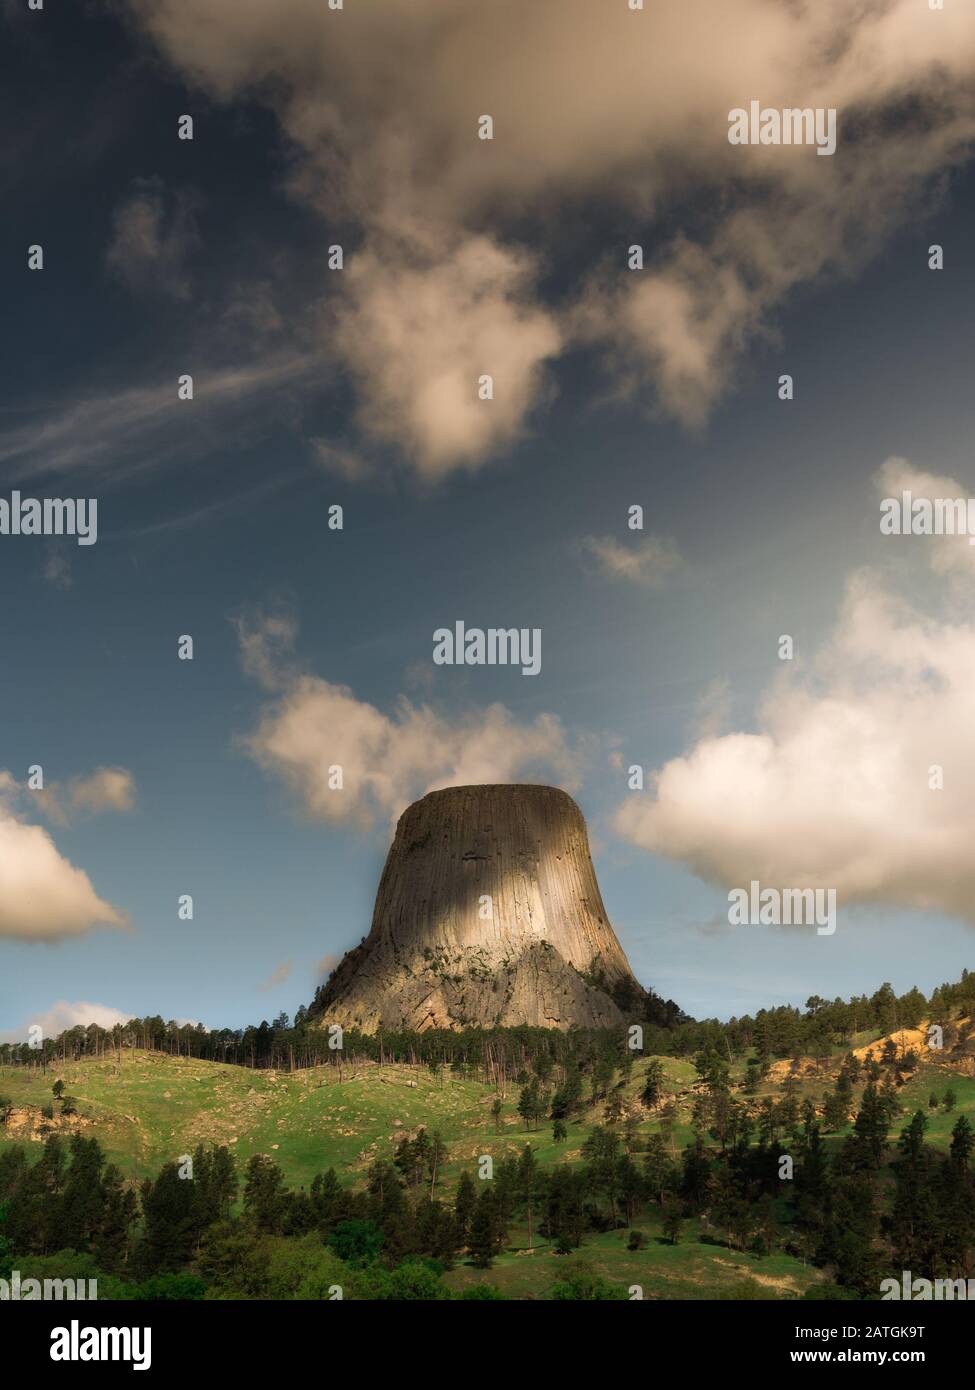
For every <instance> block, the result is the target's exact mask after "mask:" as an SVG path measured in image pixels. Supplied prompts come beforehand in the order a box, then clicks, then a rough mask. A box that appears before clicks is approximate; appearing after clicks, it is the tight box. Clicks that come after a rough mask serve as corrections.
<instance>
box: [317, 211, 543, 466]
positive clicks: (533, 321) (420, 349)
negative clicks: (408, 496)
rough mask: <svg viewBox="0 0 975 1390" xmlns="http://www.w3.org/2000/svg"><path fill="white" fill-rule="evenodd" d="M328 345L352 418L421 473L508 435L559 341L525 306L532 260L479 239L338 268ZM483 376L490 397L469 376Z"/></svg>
mask: <svg viewBox="0 0 975 1390" xmlns="http://www.w3.org/2000/svg"><path fill="white" fill-rule="evenodd" d="M345 274H346V283H347V287H348V294H347V297H346V300H345V303H344V307H343V308H342V309H341V311H340V314H339V321H338V327H337V332H336V336H335V343H336V345H337V347H338V348H339V350H340V351H341V353H342V355H343V356H344V358H345V360H346V362H347V363H348V364H349V366H350V367H351V369H352V371H353V373H354V375H355V376H356V377H357V378H358V381H359V384H360V387H361V403H362V404H361V410H360V417H359V423H360V426H361V427H362V428H363V430H364V431H365V433H366V434H367V435H370V436H372V437H374V438H376V439H378V440H380V441H382V442H384V443H387V444H390V443H392V444H397V445H399V446H400V447H402V448H404V449H405V450H406V452H407V453H408V454H409V455H410V456H411V457H412V458H413V459H414V461H415V462H416V464H417V466H418V467H419V469H420V471H421V472H423V473H424V474H425V476H427V477H430V478H437V477H440V476H442V475H443V474H444V473H446V472H448V471H449V470H451V469H452V468H456V467H457V466H458V465H460V464H463V465H466V466H468V467H471V466H474V465H476V464H479V463H481V462H483V460H484V459H485V458H487V457H488V456H490V455H491V454H492V453H494V452H496V451H497V449H498V448H499V447H501V446H502V445H508V444H510V443H511V442H512V441H513V440H515V439H516V438H517V436H518V435H519V433H520V432H521V430H522V428H523V424H524V421H525V418H526V416H527V415H528V412H529V410H530V408H531V406H532V404H533V402H534V401H535V400H536V399H537V398H538V396H539V395H540V393H541V390H542V384H543V380H544V377H543V365H544V363H545V361H546V359H548V358H550V357H553V356H554V355H555V354H556V353H557V352H558V351H559V349H560V346H561V332H560V330H559V328H558V327H557V324H556V321H555V319H554V317H553V316H552V315H551V314H550V313H548V312H546V311H545V310H544V309H542V308H541V307H540V306H538V305H536V304H534V303H533V302H532V296H531V293H530V289H531V284H532V279H533V276H532V264H531V261H530V259H529V258H528V256H527V255H525V254H524V253H523V252H515V251H512V250H510V249H507V248H505V247H502V246H499V245H498V244H497V243H496V242H494V241H491V240H489V239H488V238H486V237H483V236H478V237H468V238H465V239H463V240H462V241H460V242H459V243H458V244H457V245H454V246H448V247H441V246H437V247H433V248H424V249H423V251H422V252H419V253H418V252H417V250H416V248H413V247H409V248H407V247H405V246H404V244H403V243H402V241H400V243H399V244H397V245H390V246H389V247H387V249H386V253H385V254H384V255H380V254H378V253H376V252H374V251H372V250H366V251H364V252H362V253H360V254H359V255H357V256H355V257H354V258H353V260H352V262H351V264H350V266H349V268H348V270H347V271H346V272H345ZM484 375H489V376H490V377H491V379H492V384H491V390H492V392H493V396H492V398H491V399H481V398H480V396H479V385H478V383H479V380H480V378H481V377H482V376H484Z"/></svg>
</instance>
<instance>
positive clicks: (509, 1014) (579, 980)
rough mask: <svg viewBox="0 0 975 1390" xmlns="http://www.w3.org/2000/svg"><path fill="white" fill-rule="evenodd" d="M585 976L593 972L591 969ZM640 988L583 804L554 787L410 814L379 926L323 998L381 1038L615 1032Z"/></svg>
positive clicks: (457, 791)
mask: <svg viewBox="0 0 975 1390" xmlns="http://www.w3.org/2000/svg"><path fill="white" fill-rule="evenodd" d="M584 976H585V977H586V978H583V977H584ZM620 986H623V987H628V988H629V989H630V990H631V991H635V992H636V993H637V994H641V993H642V991H641V990H640V988H639V986H638V985H637V984H636V981H635V980H634V978H633V975H632V972H631V971H630V967H629V964H628V962H627V959H626V956H625V955H624V954H623V950H622V948H621V946H620V944H619V942H618V941H617V939H616V935H615V933H614V931H613V929H612V927H611V926H610V924H609V922H608V921H607V918H606V909H605V908H604V907H603V901H602V898H601V897H600V893H599V886H598V884H597V883H596V875H595V872H594V870H593V865H592V859H591V857H590V854H589V840H588V836H587V834H586V824H585V821H584V820H583V818H582V813H581V812H580V810H579V808H578V806H577V805H576V804H575V802H574V801H573V800H572V798H571V797H570V796H567V795H566V793H565V792H563V791H559V790H557V789H556V788H554V787H536V786H517V785H502V786H476V787H450V788H448V789H447V790H446V791H439V792H430V793H429V794H428V795H427V796H425V797H423V798H422V799H421V800H420V801H417V802H414V804H413V805H412V806H410V807H409V808H408V809H407V810H406V811H404V813H403V815H402V816H401V817H400V820H399V823H398V825H397V827H396V835H395V838H394V840H393V844H392V847H391V848H390V851H389V855H388V857H387V859H386V867H385V869H384V870H383V876H382V879H381V881H380V884H379V892H378V894H377V896H376V908H375V912H374V914H373V920H372V929H371V930H370V932H369V935H368V937H367V938H366V939H365V940H364V941H363V943H362V944H361V945H360V946H357V947H356V948H355V949H354V950H352V951H350V952H349V953H348V954H347V955H346V956H345V958H344V959H343V960H342V962H341V964H340V965H339V967H338V969H337V970H336V971H335V973H334V975H333V976H332V978H331V979H330V980H329V982H328V985H327V986H326V988H325V990H324V993H323V994H322V996H321V997H320V999H319V1001H318V1008H319V1009H320V1011H321V1018H322V1022H323V1023H339V1024H342V1026H343V1027H358V1028H360V1029H363V1030H364V1031H366V1032H374V1031H376V1029H378V1028H380V1027H382V1028H387V1029H395V1028H410V1029H416V1030H423V1029H426V1028H461V1027H465V1026H468V1027H470V1026H475V1025H479V1026H482V1027H501V1026H506V1027H510V1026H514V1025H516V1024H533V1025H537V1026H541V1027H551V1028H568V1027H571V1026H572V1025H578V1026H579V1027H608V1026H612V1025H615V1024H619V1023H621V1022H622V1021H623V1020H622V1015H621V1013H620V1010H619V1009H618V1007H617V1005H616V1004H615V1003H614V1001H613V999H612V998H611V997H610V994H609V993H608V992H607V990H613V991H614V992H618V988H619V987H620Z"/></svg>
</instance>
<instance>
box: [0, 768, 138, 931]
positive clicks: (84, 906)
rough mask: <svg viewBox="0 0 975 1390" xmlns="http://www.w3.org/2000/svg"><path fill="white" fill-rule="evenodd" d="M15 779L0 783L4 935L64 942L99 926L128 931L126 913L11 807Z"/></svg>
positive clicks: (0, 902) (0, 927) (0, 928)
mask: <svg viewBox="0 0 975 1390" xmlns="http://www.w3.org/2000/svg"><path fill="white" fill-rule="evenodd" d="M12 790H13V783H12V779H10V778H9V775H8V774H4V777H3V780H2V782H0V793H3V794H4V800H2V801H0V937H5V936H6V937H15V938H18V939H20V940H23V941H60V940H63V939H64V938H67V937H71V936H80V935H82V933H84V932H87V931H90V930H91V929H92V928H93V927H98V926H105V927H124V926H125V925H126V918H125V915H124V914H123V913H122V912H120V911H119V909H118V908H115V907H113V906H112V904H111V903H109V902H105V900H104V899H102V898H100V897H99V896H98V894H97V893H96V892H95V889H94V888H93V886H92V883H91V880H90V879H89V877H88V875H87V874H86V873H85V872H84V870H82V869H77V868H75V866H74V865H73V864H72V863H70V862H69V860H67V859H65V857H64V856H63V855H62V854H61V853H60V852H59V851H58V848H57V846H56V845H55V843H54V841H53V840H52V839H51V836H50V835H49V834H48V832H47V831H46V830H45V829H43V827H41V826H39V825H29V824H27V823H26V822H25V821H23V820H21V819H20V818H19V817H18V816H17V815H16V813H15V812H14V810H13V809H12V807H11V802H10V793H11V792H12Z"/></svg>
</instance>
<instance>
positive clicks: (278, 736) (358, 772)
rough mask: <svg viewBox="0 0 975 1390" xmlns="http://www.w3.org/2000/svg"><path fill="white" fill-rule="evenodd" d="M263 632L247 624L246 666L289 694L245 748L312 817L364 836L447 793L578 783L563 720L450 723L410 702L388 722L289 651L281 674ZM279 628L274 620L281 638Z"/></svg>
mask: <svg viewBox="0 0 975 1390" xmlns="http://www.w3.org/2000/svg"><path fill="white" fill-rule="evenodd" d="M261 626H262V625H261V622H260V620H256V621H255V620H251V621H250V622H247V623H244V624H243V625H242V628H241V632H242V650H243V657H244V662H245V665H246V666H247V667H248V668H249V669H250V670H251V671H252V672H254V673H256V674H257V675H258V676H259V678H260V679H261V681H262V683H263V684H264V685H265V687H266V688H269V689H278V690H279V691H280V694H279V697H278V698H277V699H276V700H274V701H273V702H272V703H271V704H270V705H268V706H267V707H266V708H265V709H264V711H263V714H262V717H261V720H260V723H259V725H258V727H257V729H256V730H255V732H254V733H253V734H251V735H250V736H249V737H247V738H246V739H244V740H243V746H244V747H245V748H246V749H247V751H248V752H249V753H250V755H251V756H252V757H253V758H254V759H255V760H256V761H257V762H258V763H259V764H260V766H261V767H263V768H265V769H266V770H267V771H268V772H271V773H274V774H275V775H276V776H278V777H280V778H282V779H283V781H284V782H285V784H286V785H287V786H288V787H289V788H290V789H291V791H292V792H293V793H294V794H295V795H296V796H297V798H298V800H299V802H300V803H301V805H302V806H303V808H304V810H305V811H306V813H307V814H308V815H310V816H313V817H315V818H317V819H321V820H326V821H330V822H332V823H334V824H341V823H345V822H351V823H353V824H356V825H359V826H361V827H363V828H365V827H368V826H370V825H372V824H373V823H374V821H375V820H376V819H377V817H379V818H391V817H395V816H397V815H398V814H399V813H400V812H401V811H402V810H403V809H404V807H406V806H407V805H409V803H410V802H411V801H413V800H415V799H416V797H418V796H421V795H423V794H424V793H425V792H428V791H435V790H437V789H439V788H441V787H450V786H463V785H466V784H468V783H478V782H514V781H523V780H539V779H540V778H541V777H542V776H543V774H544V780H549V779H554V780H555V781H556V782H557V783H558V784H559V785H560V786H563V787H565V788H566V789H567V790H571V789H572V788H573V787H574V786H575V785H576V783H577V778H578V767H579V760H580V750H579V748H578V747H575V746H573V745H571V744H570V742H569V740H568V738H567V736H566V734H565V731H564V730H563V728H562V725H561V724H560V722H559V720H558V719H557V718H555V716H553V715H550V714H541V715H539V716H538V717H537V718H536V719H534V720H533V721H532V722H531V723H529V724H520V723H518V722H517V720H515V718H514V717H513V716H512V715H511V713H510V712H509V711H508V710H507V709H505V707H504V706H503V705H500V704H494V705H490V706H488V707H487V708H486V709H478V710H475V711H471V712H469V713H467V714H464V715H461V716H458V717H455V718H450V717H447V716H445V715H442V714H439V713H437V712H436V711H435V710H433V709H431V708H430V707H429V706H427V705H414V704H412V703H411V702H410V701H409V700H407V699H405V698H404V697H401V698H400V700H399V701H398V703H397V705H396V709H395V712H394V713H393V714H392V715H386V714H384V713H383V712H382V711H381V710H378V709H377V708H376V707H375V706H374V705H371V704H368V703H367V702H366V701H364V700H359V699H357V698H356V696H355V695H354V694H353V692H352V691H351V690H349V689H348V688H347V687H345V686H341V685H333V684H331V683H330V682H328V681H325V680H322V679H320V678H319V677H318V676H312V675H307V674H299V673H297V672H295V671H294V670H293V669H292V668H291V667H290V665H289V662H288V659H287V656H286V654H285V653H284V652H283V651H281V650H280V648H279V650H278V654H277V658H276V659H277V660H278V661H280V663H281V665H280V672H281V674H280V676H279V675H278V674H277V671H276V669H275V666H274V662H273V661H272V659H271V658H270V657H269V656H268V649H267V647H266V645H265V644H262V641H261V637H260V633H261ZM280 630H281V629H280V623H279V622H278V621H275V622H274V624H273V635H274V636H275V637H279V636H280ZM335 767H340V768H341V769H342V783H343V785H342V789H341V790H335V789H332V787H330V785H329V784H330V777H331V773H330V769H332V768H335ZM333 780H334V779H333Z"/></svg>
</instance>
